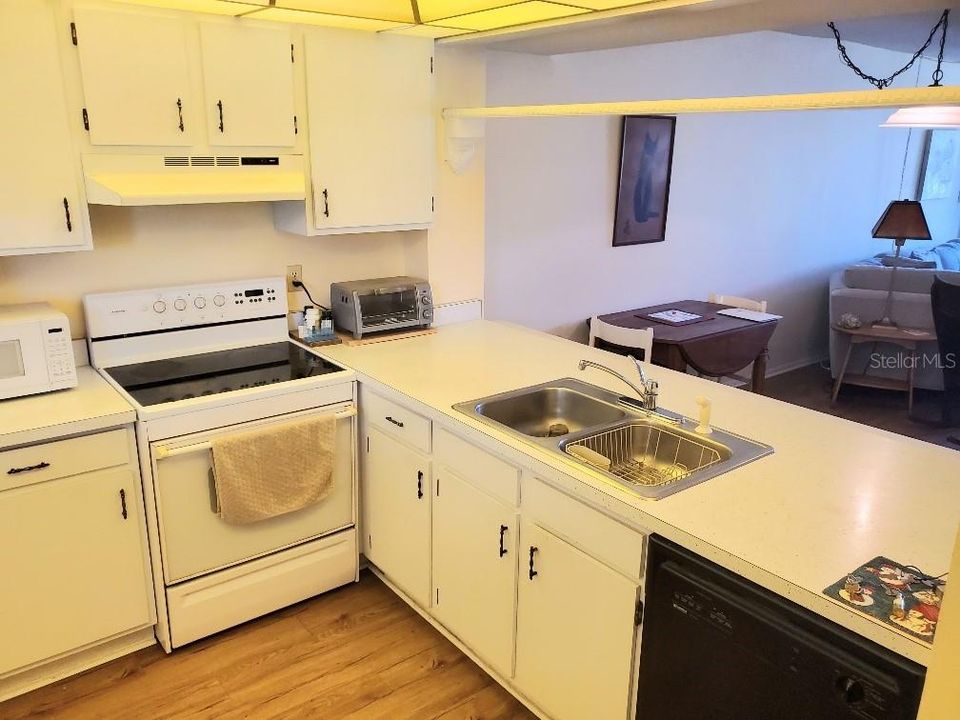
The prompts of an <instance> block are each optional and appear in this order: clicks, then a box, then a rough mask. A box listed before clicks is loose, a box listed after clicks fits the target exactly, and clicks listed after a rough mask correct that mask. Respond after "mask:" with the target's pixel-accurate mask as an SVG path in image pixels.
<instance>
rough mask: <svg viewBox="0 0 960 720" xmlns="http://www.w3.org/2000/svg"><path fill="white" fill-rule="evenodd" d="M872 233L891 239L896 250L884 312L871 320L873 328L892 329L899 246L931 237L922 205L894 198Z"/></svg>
mask: <svg viewBox="0 0 960 720" xmlns="http://www.w3.org/2000/svg"><path fill="white" fill-rule="evenodd" d="M873 236H874V237H875V238H883V239H886V240H893V241H894V242H896V244H897V252H896V254H895V255H894V260H893V269H892V271H891V272H890V289H889V290H888V291H887V300H886V302H885V303H884V305H883V315H882V316H881V319H880V320H877V321H876V322H875V323H873V326H874V327H889V328H895V327H897V324H896V323H895V322H894V321H893V318H892V317H891V315H892V314H893V288H894V282H895V281H896V278H897V265H899V264H900V263H899V260H900V248H902V247H903V244H904V243H905V242H906V241H907V240H930V239H931V237H930V227H929V226H928V225H927V218H926V217H925V216H924V214H923V206H922V205H920V203H919V202H917V201H916V200H894V201H893V202H891V203H890V204H889V205H888V206H887V209H886V210H884V212H883V215H881V216H880V219H879V220H878V221H877V224H876V225H874V226H873Z"/></svg>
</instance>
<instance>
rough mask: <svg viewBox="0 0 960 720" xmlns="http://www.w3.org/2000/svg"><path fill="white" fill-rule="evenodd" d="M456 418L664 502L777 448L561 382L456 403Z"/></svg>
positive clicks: (569, 381) (594, 389)
mask: <svg viewBox="0 0 960 720" xmlns="http://www.w3.org/2000/svg"><path fill="white" fill-rule="evenodd" d="M453 407H454V409H455V410H457V411H459V412H462V413H464V414H465V415H468V416H470V417H473V418H475V419H477V420H479V421H480V422H483V423H486V424H488V425H491V426H494V427H497V428H499V429H501V430H505V431H507V432H509V433H511V434H513V435H516V436H517V437H519V438H521V439H523V440H525V441H527V442H529V443H531V444H535V445H539V446H541V447H544V448H546V449H548V450H551V451H553V452H556V453H559V454H562V455H565V456H566V457H567V458H569V459H572V460H573V461H575V462H578V463H581V464H583V465H585V466H587V467H589V468H591V469H592V470H594V471H596V472H598V473H600V474H601V475H603V476H605V477H607V478H609V479H611V480H613V481H614V482H616V483H618V484H620V485H622V486H624V487H627V488H629V489H630V490H631V491H633V492H635V493H636V494H638V495H640V496H642V497H645V498H650V499H654V500H659V499H660V498H663V497H666V496H667V495H672V494H673V493H676V492H679V491H680V490H683V489H685V488H688V487H691V486H692V485H696V484H698V483H701V482H703V481H705V480H709V479H710V478H712V477H716V476H717V475H720V474H723V473H725V472H728V471H730V470H732V469H733V468H735V467H739V466H741V465H744V464H746V463H748V462H751V461H753V460H756V459H757V458H760V457H763V456H764V455H769V454H770V453H772V452H773V448H772V447H770V446H769V445H765V444H763V443H759V442H755V441H753V440H748V439H747V438H743V437H740V436H739V435H734V434H733V433H729V432H726V431H724V430H720V429H718V428H713V429H712V432H711V433H710V434H709V435H708V434H701V433H697V432H696V431H695V429H694V428H695V426H696V423H695V422H693V421H691V420H688V419H686V418H683V417H682V416H680V415H676V414H674V413H670V412H668V411H663V410H661V411H659V412H650V411H647V410H643V409H641V408H639V407H637V406H636V401H633V400H632V399H631V398H625V397H623V396H620V395H617V394H616V393H614V392H610V391H609V390H605V389H603V388H599V387H596V386H595V385H591V384H589V383H585V382H582V381H580V380H575V379H573V378H564V379H562V380H555V381H553V382H548V383H543V384H541V385H534V386H531V387H526V388H521V389H519V390H513V391H510V392H505V393H500V394H498V395H491V396H489V397H485V398H479V399H477V400H471V401H468V402H463V403H458V404H457V405H454V406H453Z"/></svg>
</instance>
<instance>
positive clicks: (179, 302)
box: [173, 298, 187, 311]
mask: <svg viewBox="0 0 960 720" xmlns="http://www.w3.org/2000/svg"><path fill="white" fill-rule="evenodd" d="M173 306H174V307H175V308H176V309H177V310H180V311H183V310H186V309H187V301H186V300H184V299H183V298H177V299H176V300H174V301H173Z"/></svg>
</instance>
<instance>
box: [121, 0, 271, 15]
mask: <svg viewBox="0 0 960 720" xmlns="http://www.w3.org/2000/svg"><path fill="white" fill-rule="evenodd" d="M125 2H126V3H127V4H128V5H149V6H150V7H156V8H163V9H164V10H190V11H191V12H199V13H209V14H211V15H243V14H245V13H248V12H250V11H251V10H257V9H258V8H263V7H264V6H266V5H269V4H270V2H269V0H247V1H245V2H234V0H125Z"/></svg>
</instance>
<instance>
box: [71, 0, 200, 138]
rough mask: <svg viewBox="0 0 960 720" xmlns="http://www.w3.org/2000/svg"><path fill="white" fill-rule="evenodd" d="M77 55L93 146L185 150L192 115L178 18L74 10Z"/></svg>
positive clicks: (192, 132)
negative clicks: (181, 147) (183, 147)
mask: <svg viewBox="0 0 960 720" xmlns="http://www.w3.org/2000/svg"><path fill="white" fill-rule="evenodd" d="M74 21H75V23H76V29H77V52H78V54H79V56H80V69H81V73H82V76H83V93H84V99H85V100H84V101H85V107H86V110H87V114H88V117H89V124H90V142H91V143H92V144H93V145H155V146H187V145H192V144H194V141H195V139H196V136H197V133H196V130H197V128H196V127H195V124H196V123H195V120H194V118H195V117H196V115H197V112H196V111H197V108H196V107H195V104H194V102H193V97H192V92H191V87H192V86H191V81H190V64H189V61H188V56H187V28H186V25H185V24H184V22H183V21H182V20H181V19H179V18H171V17H166V16H155V15H145V14H143V13H141V12H125V11H120V10H116V11H114V10H103V9H100V8H90V7H77V8H76V9H75V10H74Z"/></svg>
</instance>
